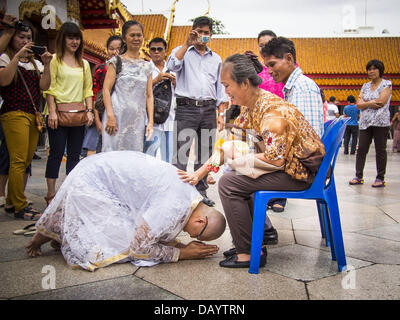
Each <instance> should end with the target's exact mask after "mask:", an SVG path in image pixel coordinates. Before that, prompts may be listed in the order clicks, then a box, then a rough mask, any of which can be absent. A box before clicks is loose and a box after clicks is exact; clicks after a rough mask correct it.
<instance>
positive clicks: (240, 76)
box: [223, 53, 262, 87]
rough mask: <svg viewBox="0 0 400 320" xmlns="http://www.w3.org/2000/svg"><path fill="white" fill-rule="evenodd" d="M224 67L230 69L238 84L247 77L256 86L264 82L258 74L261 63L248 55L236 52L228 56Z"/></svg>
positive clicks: (233, 78)
mask: <svg viewBox="0 0 400 320" xmlns="http://www.w3.org/2000/svg"><path fill="white" fill-rule="evenodd" d="M223 67H228V68H229V69H230V74H231V78H232V80H233V81H235V82H236V83H237V84H241V83H243V82H245V81H246V80H247V79H248V80H249V82H250V84H251V85H252V86H254V87H258V86H259V85H260V84H261V83H262V79H261V78H260V77H259V76H258V74H257V73H259V72H261V71H262V69H261V70H260V68H259V65H258V64H256V63H255V62H254V61H253V60H252V59H251V58H250V57H249V56H247V55H244V54H238V53H236V54H234V55H232V56H230V57H228V58H226V60H225V61H224V64H223Z"/></svg>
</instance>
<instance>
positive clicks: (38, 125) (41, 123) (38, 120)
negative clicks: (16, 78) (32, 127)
mask: <svg viewBox="0 0 400 320" xmlns="http://www.w3.org/2000/svg"><path fill="white" fill-rule="evenodd" d="M17 71H18V74H19V75H20V77H21V79H22V82H23V83H24V86H25V88H26V91H28V95H29V98H30V99H31V102H32V105H33V109H35V118H36V128H37V129H38V130H39V132H42V130H43V127H44V121H43V116H42V114H41V113H40V111H39V109H38V108H37V107H36V105H35V102H34V101H33V97H32V94H31V91H30V90H29V87H28V85H27V84H26V82H25V79H24V76H23V75H22V72H21V71H20V70H19V67H17Z"/></svg>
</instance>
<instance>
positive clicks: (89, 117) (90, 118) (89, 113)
mask: <svg viewBox="0 0 400 320" xmlns="http://www.w3.org/2000/svg"><path fill="white" fill-rule="evenodd" d="M86 115H87V118H88V121H87V123H86V125H87V126H88V127H90V126H91V125H92V124H93V121H94V115H93V112H86Z"/></svg>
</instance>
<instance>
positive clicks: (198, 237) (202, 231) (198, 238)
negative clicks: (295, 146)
mask: <svg viewBox="0 0 400 320" xmlns="http://www.w3.org/2000/svg"><path fill="white" fill-rule="evenodd" d="M207 226H208V217H207V216H206V225H205V226H204V228H203V229H202V230H201V231H200V233H199V235H198V236H197V237H196V239H197V240H200V237H201V235H202V234H203V233H204V230H206V228H207Z"/></svg>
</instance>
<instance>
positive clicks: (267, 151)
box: [180, 54, 325, 268]
mask: <svg viewBox="0 0 400 320" xmlns="http://www.w3.org/2000/svg"><path fill="white" fill-rule="evenodd" d="M261 81H262V80H261V78H260V77H259V76H258V75H257V72H256V70H255V68H254V65H253V61H252V60H251V58H249V57H247V56H246V55H240V54H235V55H233V56H231V57H229V58H227V59H226V60H225V62H224V63H223V66H222V71H221V82H222V84H223V85H224V86H225V92H226V94H227V95H228V96H229V97H230V98H231V99H232V103H233V104H236V105H240V106H246V108H243V110H242V112H241V114H240V115H239V117H238V118H237V119H236V121H235V125H236V126H238V127H240V128H242V129H247V130H250V129H251V130H252V131H254V134H252V136H255V137H260V138H261V140H260V142H261V143H260V142H257V143H255V144H256V146H259V147H258V149H259V150H260V151H256V152H255V153H245V154H244V155H242V152H239V150H236V149H237V148H228V149H230V150H232V149H233V150H234V152H233V153H232V152H228V151H226V149H225V144H226V143H227V142H225V143H224V144H223V145H222V150H221V151H220V154H221V156H220V157H219V159H218V161H217V165H221V164H223V163H224V161H225V160H226V161H227V163H228V164H229V165H230V167H231V168H232V169H233V171H229V172H226V173H225V174H224V175H223V176H222V177H221V178H220V179H219V183H218V187H219V195H220V198H221V202H222V206H223V208H224V211H225V215H226V218H227V220H228V224H229V229H230V232H231V235H232V239H233V243H234V246H235V248H233V249H231V250H229V251H226V252H224V255H225V256H226V257H227V258H226V260H223V261H221V262H220V266H221V267H227V268H248V267H249V264H250V248H251V231H252V212H253V210H252V201H251V198H252V195H253V194H254V192H256V191H258V190H293V191H295V190H304V189H307V188H308V187H309V186H310V185H311V184H312V182H313V180H314V178H315V175H316V173H317V171H318V168H319V166H320V164H321V162H322V159H323V157H324V155H325V148H324V145H323V143H322V141H321V139H320V138H319V136H318V134H317V133H316V132H315V131H314V129H313V128H312V127H311V125H310V123H309V122H307V121H306V120H305V118H304V116H303V114H302V113H301V112H300V111H298V109H297V108H296V107H295V106H294V105H293V104H290V103H288V102H287V101H285V100H283V99H281V98H279V97H278V96H276V95H274V94H272V93H270V92H268V91H264V90H263V89H260V88H259V87H258V86H259V84H260V83H261ZM235 133H236V132H235ZM238 133H239V134H240V137H242V132H241V131H239V132H238ZM238 145H240V144H238ZM242 149H243V148H242ZM224 150H225V151H224ZM261 150H263V151H261ZM311 159H315V161H313V162H312V163H310V162H311V161H310V160H311ZM305 160H309V161H305ZM218 163H219V164H218ZM306 163H307V166H306ZM210 164H211V166H210ZM213 166H214V167H215V156H213V157H212V158H211V159H210V160H209V161H207V162H206V164H205V165H203V166H202V167H201V168H200V169H198V170H197V171H196V172H194V173H193V174H187V173H186V172H183V171H181V172H180V175H181V177H182V180H183V181H185V182H189V183H191V184H196V183H197V182H198V181H199V180H200V179H201V178H202V177H204V176H205V175H206V174H207V173H208V171H209V170H210V169H212V167H213ZM271 227H272V225H271ZM260 254H261V260H260V266H264V265H265V264H266V259H267V252H266V248H263V250H262V252H261V253H260Z"/></svg>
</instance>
